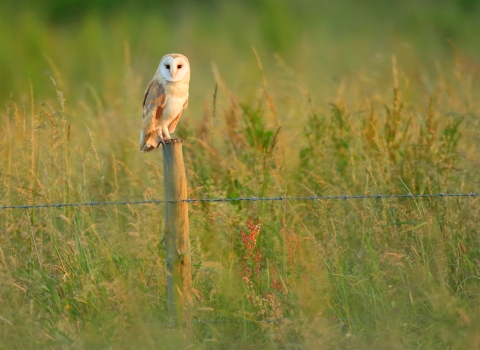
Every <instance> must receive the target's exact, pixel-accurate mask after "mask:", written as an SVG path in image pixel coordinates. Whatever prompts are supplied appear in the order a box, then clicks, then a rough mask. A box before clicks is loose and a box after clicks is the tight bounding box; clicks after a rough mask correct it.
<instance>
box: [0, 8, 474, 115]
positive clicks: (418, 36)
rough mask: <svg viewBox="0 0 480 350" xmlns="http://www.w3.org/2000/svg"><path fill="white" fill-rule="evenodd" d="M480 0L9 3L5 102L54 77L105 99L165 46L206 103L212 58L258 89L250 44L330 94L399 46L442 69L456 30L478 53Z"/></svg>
mask: <svg viewBox="0 0 480 350" xmlns="http://www.w3.org/2000/svg"><path fill="white" fill-rule="evenodd" d="M479 3H480V2H479V1H476V0H456V1H447V0H443V1H442V0H439V1H429V0H420V1H413V0H407V1H381V0H368V1H348V0H347V1H346V0H343V1H313V0H302V1H287V0H277V1H274V0H259V1H253V0H252V1H213V0H210V1H186V0H183V1H175V2H167V1H148V0H139V1H125V0H122V1H109V0H101V1H94V0H87V1H80V0H68V1H61V0H45V1H27V0H20V1H2V3H1V4H0V47H1V48H2V50H1V53H0V101H1V102H2V103H4V102H5V101H6V100H7V99H8V98H10V96H11V95H12V94H13V96H15V97H14V99H15V100H16V99H18V98H19V97H20V96H23V95H28V93H27V91H28V90H29V89H30V87H29V86H30V84H31V85H32V87H33V91H34V96H35V97H36V99H38V100H39V101H40V100H41V99H44V98H46V97H47V96H50V95H51V94H52V91H51V89H50V88H48V87H49V86H51V85H50V83H49V77H50V76H52V77H54V78H55V77H56V78H58V82H57V83H59V84H60V88H61V89H62V91H63V92H64V94H65V95H66V96H67V102H68V103H72V102H73V101H74V100H78V99H79V98H84V97H85V95H88V91H89V89H92V88H93V89H94V90H95V91H96V92H97V93H98V94H99V96H100V97H101V98H106V99H108V96H104V94H105V91H107V90H109V89H110V87H119V86H122V79H124V75H125V68H126V65H127V66H129V67H131V68H132V69H133V71H134V72H135V74H136V75H137V76H139V77H140V78H141V79H142V84H146V81H147V80H148V79H150V77H151V76H152V75H153V72H154V71H155V68H156V65H157V64H158V61H159V59H160V58H161V57H162V56H163V55H164V54H165V53H167V52H181V53H184V54H185V55H187V56H188V57H189V58H190V60H191V61H192V74H193V79H192V85H191V88H192V95H193V96H192V98H193V99H194V102H196V103H194V105H195V106H198V105H200V104H201V101H202V100H203V99H204V98H205V96H207V95H210V94H211V93H212V91H213V86H214V77H213V74H212V68H211V64H212V63H214V64H215V65H217V66H218V69H219V72H220V74H221V75H222V77H223V78H224V80H225V82H226V83H227V85H228V86H229V87H231V89H233V91H234V92H238V93H241V94H243V93H244V94H248V92H249V91H252V89H250V87H251V84H256V83H258V70H257V68H256V63H255V58H254V56H253V54H252V50H251V47H252V46H254V47H255V48H256V49H257V50H258V52H259V54H260V56H261V59H262V60H264V68H265V70H266V72H267V74H268V73H269V72H271V71H272V69H273V67H277V62H276V61H275V60H274V58H273V56H274V54H278V55H279V57H280V58H281V59H282V60H284V63H285V65H286V67H288V68H290V69H291V70H293V72H295V78H297V79H298V80H299V81H302V82H304V83H305V86H306V87H307V88H308V89H309V90H311V91H312V92H313V93H316V92H318V94H325V95H326V96H327V98H328V97H330V96H329V95H328V90H329V89H330V90H331V89H332V87H333V86H335V85H336V84H338V83H339V81H340V80H341V79H342V77H343V76H344V75H346V74H349V73H351V72H353V71H355V70H357V69H358V68H359V67H362V69H364V70H366V71H368V70H371V69H373V70H377V71H382V69H383V68H384V67H385V66H389V65H390V56H391V55H396V56H398V59H399V62H400V63H401V65H402V66H403V67H411V68H414V67H416V68H418V69H427V70H428V69H435V67H434V62H441V63H442V64H448V63H453V51H452V48H451V46H450V45H449V43H448V40H451V43H452V44H453V45H454V47H455V49H456V50H458V51H459V52H461V53H462V54H465V55H467V56H472V57H478V55H480V45H478V33H479V32H480V6H479ZM127 50H128V52H127ZM446 57H447V58H448V57H450V58H451V60H450V62H449V60H445V58H446ZM120 58H121V59H120ZM418 65H422V67H418ZM66 81H68V82H75V83H74V84H66V83H65V82H66ZM62 83H63V85H62ZM142 89H143V85H142ZM314 95H317V94H314ZM314 97H315V96H314ZM321 102H323V101H321Z"/></svg>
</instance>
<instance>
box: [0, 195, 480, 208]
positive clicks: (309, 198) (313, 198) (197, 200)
mask: <svg viewBox="0 0 480 350" xmlns="http://www.w3.org/2000/svg"><path fill="white" fill-rule="evenodd" d="M446 197H457V198H458V197H470V198H474V197H480V193H475V192H470V193H433V194H429V193H425V194H413V193H406V194H372V195H337V196H316V195H312V196H297V197H295V196H278V197H237V198H194V199H188V198H187V199H178V200H160V199H148V200H137V201H111V202H108V201H102V202H95V201H90V202H81V203H42V204H24V205H2V206H0V210H4V209H39V208H63V207H88V206H91V207H93V206H102V205H137V204H162V203H185V202H186V203H205V202H242V201H253V202H256V201H299V200H305V201H316V200H319V201H328V200H336V199H343V200H350V199H394V198H410V199H415V198H446Z"/></svg>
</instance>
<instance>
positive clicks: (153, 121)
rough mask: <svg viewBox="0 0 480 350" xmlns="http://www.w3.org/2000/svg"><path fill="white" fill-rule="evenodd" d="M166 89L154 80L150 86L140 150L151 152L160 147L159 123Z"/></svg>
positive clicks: (147, 92) (145, 102)
mask: <svg viewBox="0 0 480 350" xmlns="http://www.w3.org/2000/svg"><path fill="white" fill-rule="evenodd" d="M165 103H166V96H165V89H164V87H163V85H162V83H160V82H159V81H157V80H156V79H153V80H152V81H151V83H150V84H149V85H148V88H147V91H146V92H145V98H144V99H143V119H142V130H141V131H140V150H141V151H142V152H148V151H151V150H153V149H155V148H157V146H158V142H159V141H160V140H159V137H158V135H157V130H156V129H157V123H159V122H160V120H161V118H162V113H163V108H164V107H165Z"/></svg>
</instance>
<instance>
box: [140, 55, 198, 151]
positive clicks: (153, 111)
mask: <svg viewBox="0 0 480 350" xmlns="http://www.w3.org/2000/svg"><path fill="white" fill-rule="evenodd" d="M189 82H190V64H189V63H188V59H187V58H186V57H185V56H183V55H181V54H178V53H171V54H168V55H165V56H163V57H162V59H161V60H160V65H159V66H158V69H157V71H156V72H155V75H154V76H153V79H152V81H151V82H150V84H149V85H148V87H147V90H146V92H145V98H144V99H143V122H142V131H141V132H140V150H141V151H142V152H148V151H151V150H154V149H156V148H157V147H158V146H159V145H160V143H165V140H170V139H171V137H170V133H171V132H174V131H175V127H176V126H177V123H178V120H179V119H180V116H181V115H182V111H183V110H184V109H185V108H187V106H188V84H189Z"/></svg>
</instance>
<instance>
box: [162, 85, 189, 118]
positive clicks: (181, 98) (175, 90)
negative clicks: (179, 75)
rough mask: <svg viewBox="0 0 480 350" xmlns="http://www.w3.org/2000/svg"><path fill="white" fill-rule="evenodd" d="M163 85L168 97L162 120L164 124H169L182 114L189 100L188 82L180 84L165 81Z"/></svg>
mask: <svg viewBox="0 0 480 350" xmlns="http://www.w3.org/2000/svg"><path fill="white" fill-rule="evenodd" d="M162 84H163V87H164V91H165V92H164V93H165V97H166V104H165V107H164V108H163V114H162V120H163V122H166V123H168V121H170V120H172V119H174V118H176V117H177V116H178V115H179V114H180V112H181V111H182V109H183V106H184V104H185V102H186V101H187V99H188V80H187V81H185V80H183V81H179V82H168V81H165V80H163V81H162Z"/></svg>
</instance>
